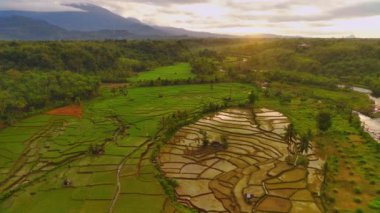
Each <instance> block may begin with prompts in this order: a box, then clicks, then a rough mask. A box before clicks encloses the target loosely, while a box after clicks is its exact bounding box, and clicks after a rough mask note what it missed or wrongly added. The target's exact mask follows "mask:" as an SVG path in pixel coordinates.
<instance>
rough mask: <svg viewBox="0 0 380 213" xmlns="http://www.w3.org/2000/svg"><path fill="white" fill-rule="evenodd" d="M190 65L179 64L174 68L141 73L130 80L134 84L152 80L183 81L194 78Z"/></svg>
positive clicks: (169, 67) (161, 68) (168, 67)
mask: <svg viewBox="0 0 380 213" xmlns="http://www.w3.org/2000/svg"><path fill="white" fill-rule="evenodd" d="M193 77H194V74H193V73H192V72H191V67H190V64H188V63H179V64H175V65H173V66H167V67H159V68H156V69H154V70H151V71H147V72H141V73H139V74H138V75H137V76H135V77H132V78H130V79H129V80H130V81H132V82H136V81H150V80H157V79H159V78H160V79H161V80H183V79H188V78H193Z"/></svg>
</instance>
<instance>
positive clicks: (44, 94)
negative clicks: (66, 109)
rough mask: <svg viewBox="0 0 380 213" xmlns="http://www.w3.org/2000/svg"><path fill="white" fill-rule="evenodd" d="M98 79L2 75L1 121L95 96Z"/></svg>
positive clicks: (71, 75)
mask: <svg viewBox="0 0 380 213" xmlns="http://www.w3.org/2000/svg"><path fill="white" fill-rule="evenodd" d="M99 84H100V82H99V79H98V78H96V77H87V76H84V75H80V74H76V73H72V72H46V73H44V72H19V71H15V70H10V71H8V72H6V73H1V72H0V122H1V121H7V122H8V123H12V122H13V121H14V120H15V119H16V118H20V117H23V116H25V115H26V114H27V113H33V112H35V111H38V110H41V109H46V108H47V107H54V106H59V105H63V104H68V103H74V102H78V101H80V100H86V99H89V98H91V97H94V96H95V95H96V94H97V93H98V92H97V90H98V87H99Z"/></svg>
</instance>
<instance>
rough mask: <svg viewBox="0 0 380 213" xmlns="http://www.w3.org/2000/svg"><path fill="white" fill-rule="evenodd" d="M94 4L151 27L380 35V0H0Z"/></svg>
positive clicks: (7, 2) (38, 5)
mask: <svg viewBox="0 0 380 213" xmlns="http://www.w3.org/2000/svg"><path fill="white" fill-rule="evenodd" d="M63 3H93V4H96V5H98V6H102V7H105V8H107V9H109V10H111V11H113V12H115V13H118V14H119V15H122V16H124V17H135V18H138V19H140V20H141V21H143V22H147V23H149V24H156V25H164V26H173V27H181V28H186V29H190V30H198V31H208V32H215V33H227V34H239V35H249V34H256V33H272V34H282V35H301V36H312V37H342V36H348V35H350V34H354V35H355V36H357V37H380V0H353V1H349V0H312V1H310V0H85V1H80V0H79V1H73V0H0V9H2V10H4V9H19V10H34V11H57V10H58V11H60V10H71V9H70V8H67V7H64V6H62V4H63Z"/></svg>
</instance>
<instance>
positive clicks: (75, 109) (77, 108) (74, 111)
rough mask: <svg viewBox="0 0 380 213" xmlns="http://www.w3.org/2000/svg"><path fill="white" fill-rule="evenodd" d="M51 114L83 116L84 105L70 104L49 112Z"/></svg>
mask: <svg viewBox="0 0 380 213" xmlns="http://www.w3.org/2000/svg"><path fill="white" fill-rule="evenodd" d="M47 114H49V115H66V116H73V117H77V118H81V117H82V114H83V107H82V105H69V106H65V107H61V108H57V109H53V110H51V111H49V112H47Z"/></svg>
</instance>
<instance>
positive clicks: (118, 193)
mask: <svg viewBox="0 0 380 213" xmlns="http://www.w3.org/2000/svg"><path fill="white" fill-rule="evenodd" d="M149 142H151V139H148V140H146V141H145V142H144V143H142V144H141V145H139V146H138V147H137V148H136V149H135V150H133V151H132V152H130V153H129V154H128V155H126V156H125V157H124V158H123V160H122V161H121V163H120V164H119V166H118V167H117V174H116V187H117V189H116V193H115V195H114V197H113V199H112V203H111V206H110V208H109V211H108V212H109V213H112V212H113V210H114V208H115V205H116V202H117V199H118V198H119V195H120V191H121V183H120V173H121V171H122V169H123V167H124V165H125V163H126V161H127V160H129V158H130V157H131V156H132V155H133V154H135V153H136V152H137V151H139V150H140V149H141V148H143V147H144V146H145V145H147V144H148V143H149Z"/></svg>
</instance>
